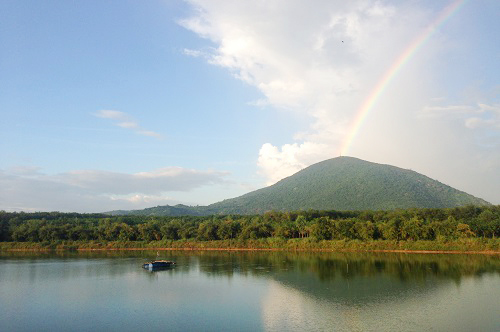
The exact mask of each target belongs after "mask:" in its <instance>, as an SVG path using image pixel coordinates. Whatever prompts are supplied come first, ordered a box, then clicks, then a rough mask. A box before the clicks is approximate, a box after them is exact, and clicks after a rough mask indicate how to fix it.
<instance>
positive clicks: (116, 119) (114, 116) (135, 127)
mask: <svg viewBox="0 0 500 332" xmlns="http://www.w3.org/2000/svg"><path fill="white" fill-rule="evenodd" d="M94 115H95V116H96V117H98V118H103V119H110V120H112V121H113V124H114V125H115V126H118V127H121V128H124V129H129V130H131V131H133V132H135V133H136V134H138V135H143V136H149V137H155V138H163V136H162V135H161V134H159V133H157V132H154V131H151V130H146V129H144V128H142V127H141V126H140V125H139V123H138V122H137V121H136V120H135V119H134V118H133V117H131V116H130V115H128V114H127V113H125V112H120V111H115V110H99V111H97V112H96V113H94Z"/></svg>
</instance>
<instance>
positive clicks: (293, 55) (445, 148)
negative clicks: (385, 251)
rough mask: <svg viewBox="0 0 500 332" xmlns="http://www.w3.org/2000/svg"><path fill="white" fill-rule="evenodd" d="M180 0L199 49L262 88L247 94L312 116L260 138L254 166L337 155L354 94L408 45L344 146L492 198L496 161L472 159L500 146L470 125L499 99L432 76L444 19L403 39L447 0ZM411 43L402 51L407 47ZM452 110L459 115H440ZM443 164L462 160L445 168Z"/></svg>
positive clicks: (270, 169) (359, 95)
mask: <svg viewBox="0 0 500 332" xmlns="http://www.w3.org/2000/svg"><path fill="white" fill-rule="evenodd" d="M187 2H189V3H190V4H191V5H192V7H193V9H194V10H193V14H192V16H191V17H188V18H186V19H184V20H182V21H181V22H180V24H181V25H182V26H184V27H185V28H186V29H189V30H191V31H192V32H194V33H196V34H197V35H198V36H200V37H201V38H205V39H208V40H209V41H210V45H211V46H213V48H209V49H204V50H203V51H200V52H201V53H203V57H202V59H204V60H206V61H207V62H208V63H210V64H212V65H216V66H220V67H223V68H226V69H227V70H228V71H229V72H231V73H232V74H233V75H234V77H236V78H237V79H239V80H242V81H244V82H246V83H248V84H249V85H252V86H254V87H256V88H257V89H259V91H260V92H261V93H262V95H263V98H261V99H260V100H258V101H255V102H253V104H254V105H255V106H257V107H262V106H268V107H266V109H267V110H269V111H273V110H275V109H277V108H280V109H281V110H285V112H281V113H280V114H283V119H282V122H281V123H280V125H282V126H286V125H287V118H286V117H287V114H286V111H290V112H297V113H300V114H301V115H302V116H303V115H305V116H306V117H309V118H310V119H311V120H312V121H307V122H305V123H307V124H305V125H304V127H303V128H301V130H300V132H297V133H296V134H295V135H294V137H293V139H292V138H290V142H288V143H286V144H280V145H277V144H274V143H273V142H270V141H268V142H267V143H265V144H263V145H262V146H261V148H260V151H259V157H258V166H259V168H260V173H261V174H263V175H264V176H265V177H266V180H267V183H268V184H269V183H274V182H276V181H277V180H279V179H281V178H283V177H285V176H288V175H291V174H292V173H293V172H295V171H297V170H299V169H301V168H303V167H305V166H308V165H310V164H311V163H313V162H316V161H319V160H322V159H327V158H331V157H336V156H338V155H339V152H340V149H341V146H342V144H343V141H344V139H345V138H346V137H348V135H349V134H350V133H351V132H353V130H354V129H350V128H351V127H352V123H353V122H354V119H355V117H356V115H357V114H358V113H359V110H360V109H361V107H362V105H363V103H364V102H365V101H366V100H368V98H369V97H370V96H371V95H372V93H373V92H374V91H375V87H376V86H377V84H378V83H379V82H381V80H382V79H383V77H384V75H385V74H386V73H388V72H389V71H390V70H391V69H394V68H393V66H394V65H395V63H397V60H398V59H399V58H400V57H401V56H402V55H405V56H406V58H405V60H406V61H403V63H404V65H402V66H400V67H398V68H396V69H394V70H395V72H396V75H395V76H394V77H393V79H392V80H391V81H390V82H389V84H386V85H385V86H384V87H383V89H382V90H381V91H382V93H381V94H379V95H378V96H376V97H377V98H376V103H374V105H373V106H371V108H370V112H368V113H367V114H366V115H365V116H364V117H363V118H364V119H363V120H364V122H363V125H362V126H361V127H359V128H357V131H356V135H355V136H354V137H355V140H354V142H353V144H352V147H351V149H350V151H349V154H350V155H354V156H357V157H360V158H363V159H367V160H371V161H375V162H381V163H388V164H394V165H397V166H401V167H407V168H412V169H415V170H417V171H420V172H422V173H424V174H426V175H429V176H431V177H433V178H438V179H439V180H441V181H443V182H446V183H449V184H450V185H454V186H456V187H458V189H461V190H466V191H469V192H471V193H473V194H476V195H480V193H481V192H486V193H488V194H487V195H483V196H484V198H487V199H491V198H490V197H496V199H497V200H500V197H499V196H498V194H497V193H495V192H497V190H496V189H495V188H494V186H493V185H492V184H491V179H494V180H495V181H497V180H498V181H500V178H499V175H497V174H496V173H498V172H496V173H495V172H493V171H492V169H494V167H493V168H492V167H488V171H487V172H486V168H485V169H483V170H482V171H483V172H482V173H481V172H478V171H477V164H478V163H484V164H483V165H497V166H496V167H497V168H498V167H500V162H499V160H500V156H499V153H498V151H497V152H495V151H493V150H492V149H491V148H488V147H487V145H485V144H482V143H480V141H481V140H480V139H477V137H476V136H474V135H475V134H474V132H478V134H479V131H480V130H484V129H488V130H490V131H491V130H494V131H496V130H497V128H498V120H497V119H498V116H497V111H496V110H489V109H488V107H482V106H480V105H482V104H488V105H496V103H498V101H495V98H498V94H496V97H493V98H489V99H488V98H486V99H483V100H482V101H481V104H479V103H478V101H479V100H481V99H480V98H476V99H475V100H472V101H467V102H463V101H460V100H458V102H457V101H455V100H452V101H449V99H450V98H447V97H446V95H447V94H448V92H449V90H448V86H446V87H441V86H439V84H440V82H442V81H443V79H442V77H445V75H446V74H445V73H442V72H440V70H441V68H442V67H443V63H444V62H447V60H446V56H447V55H450V53H452V52H454V50H449V49H448V48H449V47H450V45H455V46H456V45H457V44H459V43H460V42H461V41H457V40H453V41H452V42H451V43H450V42H449V41H448V39H447V36H446V35H444V32H445V30H446V29H442V26H446V24H448V23H447V22H445V25H440V26H438V27H437V30H436V32H435V33H434V34H433V35H432V37H431V38H426V39H425V43H423V44H421V45H420V47H416V48H410V46H411V45H413V44H412V43H414V42H415V40H418V38H419V37H420V36H422V33H424V32H425V31H427V30H426V29H427V27H428V26H429V25H431V24H432V23H433V22H434V21H435V20H436V18H437V17H439V15H440V14H441V13H440V11H441V10H443V9H444V8H445V7H446V6H447V5H449V4H450V3H449V2H448V3H446V4H444V3H443V4H442V5H440V6H441V8H438V9H436V8H435V7H434V8H431V7H425V6H427V5H428V4H426V3H425V2H424V3H422V2H414V1H405V2H399V1H398V2H392V1H365V0H359V1H356V0H353V1H344V0H338V1H333V0H332V1H315V2H313V3H311V2H306V1H293V0H290V1H261V2H255V1H248V2H247V1H230V0H227V1H224V0H217V1H210V0H188V1H187ZM466 7H467V6H463V8H465V9H464V10H467V8H466ZM461 10H462V9H461ZM455 17H456V16H451V17H450V18H449V19H448V21H450V20H453V19H454V18H455ZM409 49H411V54H410V53H405V52H406V51H407V50H409ZM189 53H191V54H190V55H197V56H198V55H201V53H197V52H195V51H194V50H192V51H191V52H188V53H187V54H189ZM455 69H457V68H455ZM458 70H460V68H458ZM436 78H439V79H436ZM447 83H448V84H449V85H450V86H453V85H455V82H453V83H450V82H447ZM451 93H456V94H460V91H453V92H451ZM436 95H437V96H440V97H439V98H436ZM442 96H445V97H442ZM429 102H432V103H438V102H439V103H442V105H439V106H435V105H431V106H429V105H426V104H428V103H429ZM446 104H448V105H451V106H448V105H446ZM443 105H444V106H443ZM478 105H479V106H478ZM426 106H427V107H426ZM495 107H496V106H494V108H495ZM452 115H455V116H457V117H458V118H456V119H458V120H457V121H455V120H454V121H448V120H450V119H453V117H450V116H452ZM471 129H474V130H471ZM481 133H482V132H481ZM479 136H481V137H486V136H484V135H479ZM458 142H460V143H458ZM464 158H469V159H470V162H467V163H466V162H464V161H463V160H464ZM451 164H453V165H461V167H459V168H458V167H455V169H454V170H453V171H449V167H450V165H451ZM485 167H486V166H485ZM472 174H473V175H475V177H473V176H470V175H472ZM487 178H489V180H488V179H487ZM498 181H497V183H498ZM493 182H494V181H493ZM488 195H489V197H486V196H488Z"/></svg>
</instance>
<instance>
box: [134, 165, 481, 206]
mask: <svg viewBox="0 0 500 332" xmlns="http://www.w3.org/2000/svg"><path fill="white" fill-rule="evenodd" d="M469 204H472V205H490V203H488V202H486V201H485V200H483V199H480V198H477V197H474V196H472V195H469V194H467V193H465V192H463V191H459V190H457V189H454V188H452V187H450V186H447V185H445V184H442V183H440V182H438V181H436V180H432V179H430V178H428V177H427V176H425V175H422V174H419V173H417V172H414V171H411V170H407V169H402V168H399V167H395V166H390V165H383V164H376V163H372V162H368V161H364V160H361V159H357V158H353V157H337V158H333V159H328V160H325V161H322V162H319V163H317V164H314V165H311V166H309V167H307V168H305V169H303V170H301V171H299V172H297V173H295V174H294V175H292V176H289V177H287V178H285V179H283V180H281V181H279V182H277V183H276V184H274V185H272V186H269V187H266V188H262V189H259V190H256V191H252V192H250V193H248V194H245V195H242V196H239V197H236V198H232V199H226V200H224V201H221V202H218V203H214V204H211V205H209V206H205V207H202V206H197V207H188V206H185V205H177V206H173V207H172V206H165V207H156V208H150V209H145V210H138V211H134V212H133V214H146V215H150V214H153V215H181V214H178V213H182V214H189V215H209V214H259V213H263V212H265V211H269V210H275V211H292V210H308V209H313V210H392V209H398V208H401V209H406V208H451V207H456V206H463V205H469ZM152 209H155V210H152ZM141 211H142V213H140V212H141Z"/></svg>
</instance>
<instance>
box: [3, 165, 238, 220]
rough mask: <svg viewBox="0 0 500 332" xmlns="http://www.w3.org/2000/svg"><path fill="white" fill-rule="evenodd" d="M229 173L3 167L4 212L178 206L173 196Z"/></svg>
mask: <svg viewBox="0 0 500 332" xmlns="http://www.w3.org/2000/svg"><path fill="white" fill-rule="evenodd" d="M228 175H229V173H228V172H224V171H215V170H205V171H203V170H195V169H187V168H182V167H165V168H161V169H156V170H153V171H147V172H139V173H133V174H128V173H119V172H107V171H100V170H79V171H70V172H65V173H60V174H55V175H49V174H44V173H42V172H40V169H39V168H33V167H16V168H12V169H8V170H1V169H0V188H2V190H1V191H0V202H1V203H2V204H1V205H2V207H1V208H2V209H8V210H26V207H30V208H31V209H35V210H36V209H38V210H44V211H47V210H61V206H64V211H89V207H92V209H93V211H97V212H98V211H109V210H113V209H131V208H145V207H149V206H151V205H153V204H156V205H159V204H162V205H165V204H176V203H178V201H175V200H174V199H172V198H171V194H169V193H172V192H191V191H193V190H196V189H199V188H202V187H205V186H210V185H217V184H223V183H225V178H226V177H227V176H228Z"/></svg>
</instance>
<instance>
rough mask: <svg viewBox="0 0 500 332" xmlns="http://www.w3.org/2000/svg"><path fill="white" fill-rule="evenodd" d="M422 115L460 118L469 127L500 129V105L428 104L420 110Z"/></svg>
mask: <svg viewBox="0 0 500 332" xmlns="http://www.w3.org/2000/svg"><path fill="white" fill-rule="evenodd" d="M420 116H421V117H424V118H425V117H429V118H439V117H450V118H458V119H461V120H462V121H463V124H464V126H465V127H467V128H469V129H480V128H483V129H485V128H487V129H491V130H500V105H488V104H484V103H478V104H477V105H448V106H426V107H424V108H423V109H422V111H421V112H420Z"/></svg>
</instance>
